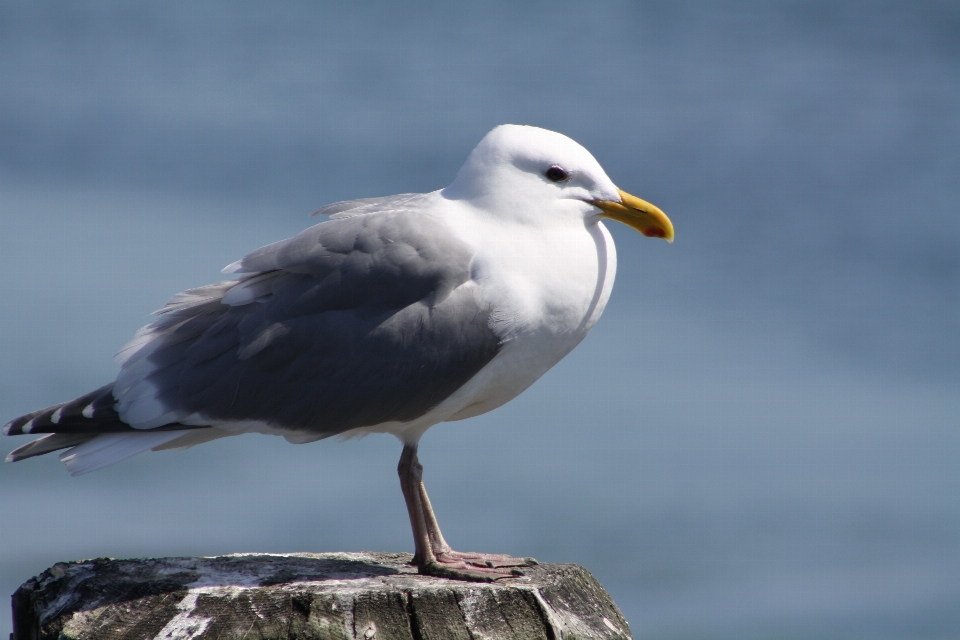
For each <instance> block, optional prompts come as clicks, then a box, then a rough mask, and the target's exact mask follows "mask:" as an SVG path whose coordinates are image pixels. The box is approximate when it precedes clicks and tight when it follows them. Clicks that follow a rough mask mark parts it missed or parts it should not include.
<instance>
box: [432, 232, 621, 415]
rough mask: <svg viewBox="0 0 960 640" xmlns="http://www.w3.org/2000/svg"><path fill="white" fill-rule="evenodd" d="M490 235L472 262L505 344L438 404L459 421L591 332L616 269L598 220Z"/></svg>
mask: <svg viewBox="0 0 960 640" xmlns="http://www.w3.org/2000/svg"><path fill="white" fill-rule="evenodd" d="M514 231H516V233H498V234H495V235H487V234H485V237H488V238H491V237H492V238H496V239H497V241H496V242H494V243H490V244H489V245H487V246H481V247H479V250H478V253H477V259H476V261H475V265H474V271H475V282H476V287H477V293H478V295H480V296H482V297H483V298H484V299H485V300H487V301H489V302H490V303H492V304H493V306H494V308H495V309H496V311H495V314H494V330H495V331H496V332H497V333H498V335H499V336H500V338H501V339H502V340H503V341H504V346H503V348H502V349H501V351H500V353H499V354H498V355H497V357H496V358H494V359H493V361H491V362H490V364H488V365H487V366H486V367H485V368H484V369H483V370H482V371H481V372H480V373H478V374H477V375H476V376H475V377H474V378H473V379H471V380H470V382H468V383H467V384H466V385H464V386H463V387H462V388H461V389H460V390H459V391H457V392H456V393H455V394H454V395H453V396H451V397H450V398H448V399H447V400H446V401H445V402H443V403H442V404H441V405H440V406H439V407H437V409H436V410H435V411H432V412H431V414H433V416H434V417H436V418H440V414H445V416H444V417H442V418H440V420H462V419H464V418H469V417H472V416H475V415H479V414H481V413H485V412H487V411H490V410H492V409H495V408H497V407H499V406H500V405H502V404H504V403H506V402H508V401H510V400H512V399H513V398H515V397H516V396H517V395H519V394H520V393H521V392H522V391H524V390H525V389H526V388H527V387H529V386H530V385H531V384H533V383H534V382H535V381H536V380H537V379H538V378H539V377H540V376H542V375H543V374H544V373H546V371H547V370H548V369H550V368H551V367H552V366H553V365H555V364H556V363H557V362H559V361H560V360H561V359H562V358H563V357H564V356H565V355H567V354H568V353H570V351H571V350H572V349H573V348H574V347H575V346H577V345H578V344H579V343H580V341H581V340H583V338H584V337H585V336H586V335H587V333H589V331H590V329H591V328H593V325H594V324H595V323H596V321H597V320H598V319H599V317H600V314H601V313H603V309H604V307H606V304H607V300H608V299H609V297H610V291H611V289H612V288H613V280H614V276H615V275H616V270H617V254H616V248H615V247H614V244H613V238H612V237H611V236H610V232H609V231H607V229H606V227H604V226H603V224H602V223H600V222H596V223H595V224H592V225H588V226H587V227H586V228H585V227H584V225H583V224H582V223H581V224H578V225H570V226H565V227H560V228H556V227H555V228H551V229H548V230H537V231H536V232H532V231H531V230H520V229H517V230H514Z"/></svg>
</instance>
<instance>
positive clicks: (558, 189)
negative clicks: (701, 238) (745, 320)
mask: <svg viewBox="0 0 960 640" xmlns="http://www.w3.org/2000/svg"><path fill="white" fill-rule="evenodd" d="M441 194H442V195H443V196H444V197H445V198H448V199H451V200H467V201H469V202H470V203H471V204H474V205H475V206H478V207H482V208H483V209H485V210H486V211H489V212H491V213H496V214H497V215H504V216H510V217H511V218H514V219H517V220H518V221H522V222H539V223H543V222H547V221H549V220H550V219H553V220H555V219H557V218H558V217H559V218H564V219H571V218H573V219H576V220H580V221H583V220H598V219H599V218H600V217H609V218H614V219H617V220H620V221H622V222H626V223H627V224H630V226H633V227H635V228H637V229H638V230H640V231H641V232H642V233H644V234H645V235H655V236H657V237H666V238H667V239H668V240H672V239H673V227H672V225H670V221H669V220H668V219H667V217H666V216H665V215H664V214H663V212H661V211H660V210H659V209H657V208H656V207H654V206H653V205H651V204H649V203H647V202H644V201H643V200H640V199H639V198H636V197H634V196H630V195H629V194H627V193H625V192H623V191H620V190H619V189H617V187H616V185H614V184H613V181H611V180H610V178H609V177H607V174H606V173H605V172H604V170H603V168H602V167H601V166H600V163H599V162H597V160H596V159H595V158H594V157H593V155H591V154H590V152H589V151H587V150H586V149H584V148H583V147H582V146H580V145H579V144H577V143H576V142H574V141H573V140H571V139H570V138H568V137H567V136H565V135H563V134H560V133H556V132H554V131H548V130H546V129H540V128H537V127H529V126H522V125H514V124H505V125H500V126H499V127H496V128H495V129H493V130H492V131H491V132H490V133H488V134H487V135H486V136H484V138H483V140H481V141H480V144H478V145H477V146H476V148H475V149H474V150H473V151H472V152H471V153H470V156H469V157H468V158H467V161H466V162H465V163H464V164H463V167H461V168H460V171H459V173H457V177H456V179H455V180H454V181H453V183H452V184H451V185H450V186H449V187H447V188H446V189H444V190H443V191H442V192H441ZM545 216H549V218H547V219H545ZM640 218H642V220H640ZM641 223H642V224H641Z"/></svg>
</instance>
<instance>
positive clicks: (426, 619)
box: [12, 553, 631, 640]
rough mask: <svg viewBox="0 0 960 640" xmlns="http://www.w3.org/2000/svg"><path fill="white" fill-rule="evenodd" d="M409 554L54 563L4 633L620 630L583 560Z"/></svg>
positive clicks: (29, 637) (22, 597) (385, 635)
mask: <svg viewBox="0 0 960 640" xmlns="http://www.w3.org/2000/svg"><path fill="white" fill-rule="evenodd" d="M410 559H411V556H410V555H409V554H395V553H296V554H284V555H273V554H262V553H255V554H235V555H229V556H220V557H211V558H147V559H140V560H112V559H109V558H98V559H96V560H85V561H80V562H66V563H59V564H56V565H54V566H53V567H51V568H49V569H47V570H46V571H44V572H43V573H42V574H40V575H39V576H37V577H36V578H32V579H31V580H28V581H27V582H26V583H25V584H24V585H23V586H21V587H20V588H19V589H18V590H17V592H16V593H15V594H14V595H13V628H14V632H13V636H12V639H13V640H46V639H48V638H49V639H51V640H52V639H54V638H61V639H64V640H66V639H77V640H87V639H90V640H93V639H104V640H109V639H112V638H124V639H126V640H133V639H137V638H156V639H157V640H188V639H189V640H201V639H205V638H250V639H254V638H256V639H258V640H260V639H267V638H270V639H281V638H283V639H287V638H289V639H293V638H296V639H298V640H314V639H317V640H319V639H321V638H322V639H324V640H327V639H337V640H347V639H357V640H361V639H362V640H393V639H402V640H430V639H434V638H435V639H438V640H460V639H463V640H481V639H491V640H493V639H496V640H501V639H517V640H534V639H537V638H542V639H544V640H561V639H562V640H571V639H573V638H582V639H587V638H630V637H631V635H630V629H629V627H628V626H627V622H626V620H624V618H623V615H622V614H621V613H620V610H619V609H618V608H617V606H616V605H615V604H614V603H613V600H611V599H610V596H609V595H608V594H607V592H606V591H604V590H603V587H601V586H600V584H599V583H598V582H597V581H596V579H595V578H594V577H593V576H592V575H590V573H589V572H588V571H587V570H586V569H584V568H583V567H580V566H577V565H569V564H541V565H536V566H532V567H525V568H524V573H525V575H524V576H523V577H518V578H515V579H508V580H501V581H497V582H495V583H475V582H460V581H456V580H447V579H444V578H434V577H428V576H420V575H418V574H417V573H416V569H415V568H413V567H411V566H410V565H409V564H407V563H408V562H409V561H410Z"/></svg>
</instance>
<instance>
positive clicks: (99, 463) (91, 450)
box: [60, 430, 190, 476]
mask: <svg viewBox="0 0 960 640" xmlns="http://www.w3.org/2000/svg"><path fill="white" fill-rule="evenodd" d="M187 433H190V431H187V430H178V431H154V432H146V433H128V432H124V433H104V434H101V435H99V436H97V437H96V438H94V439H92V440H88V441H87V442H84V443H83V444H81V445H78V446H76V447H73V448H72V449H67V450H66V451H64V452H63V453H61V454H60V461H61V462H63V463H64V464H65V465H66V466H67V470H68V471H69V472H70V475H72V476H78V475H80V474H83V473H89V472H90V471H96V470H97V469H102V468H104V467H107V466H110V465H111V464H114V463H115V462H120V461H121V460H124V459H126V458H129V457H130V456H135V455H137V454H138V453H143V452H144V451H147V450H149V449H152V448H154V447H159V446H160V445H162V444H164V443H167V442H170V441H171V440H175V439H177V438H179V437H181V436H183V435H185V434H187Z"/></svg>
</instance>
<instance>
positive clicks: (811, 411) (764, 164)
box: [0, 1, 960, 640]
mask: <svg viewBox="0 0 960 640" xmlns="http://www.w3.org/2000/svg"><path fill="white" fill-rule="evenodd" d="M0 77H2V79H3V80H2V82H0V273H2V274H3V277H2V278H0V300H2V303H0V308H2V313H0V363H2V365H0V421H6V420H7V419H9V418H12V417H15V416H17V415H20V414H21V413H25V412H27V411H31V410H33V409H36V408H39V407H42V406H47V405H49V404H52V403H55V402H58V401H62V400H66V399H70V398H72V397H74V396H76V395H78V394H80V393H83V392H85V391H88V390H90V389H92V388H95V387H96V386H99V385H101V384H104V383H105V382H106V381H109V380H110V379H111V378H112V376H114V375H115V373H116V368H115V366H114V364H113V362H112V356H113V354H114V352H115V351H116V350H117V349H118V348H119V347H120V346H121V345H122V344H123V343H124V342H125V341H126V340H127V339H128V338H129V337H130V336H131V335H132V334H133V332H134V331H136V329H137V328H138V327H139V326H140V325H142V324H143V323H145V322H146V321H147V320H148V316H147V314H148V313H149V312H150V311H151V310H153V309H156V308H158V307H160V306H161V305H162V304H163V303H164V302H165V301H166V300H167V298H169V297H170V295H172V294H173V293H175V292H177V291H179V290H182V289H185V288H189V287H192V286H198V285H201V284H205V283H208V282H211V281H214V280H216V279H217V278H218V277H219V273H218V272H219V269H220V268H222V267H223V266H224V265H226V264H228V263H230V262H232V261H234V260H236V259H237V258H239V257H241V256H242V255H243V254H244V253H246V252H247V251H250V250H252V249H254V248H256V247H258V246H261V245H263V244H266V243H268V242H272V241H275V240H279V239H282V238H284V237H287V236H289V235H292V234H294V233H296V232H297V231H299V230H300V229H302V228H304V227H306V226H308V225H309V224H311V223H313V222H315V220H311V219H310V218H309V217H307V215H308V214H309V213H310V212H311V211H313V210H315V209H316V208H318V207H319V206H321V205H323V204H326V203H328V202H333V201H336V200H340V199H345V198H354V197H366V196H375V195H385V194H390V193H397V192H405V191H428V190H433V189H436V188H440V187H442V186H445V185H446V184H448V183H449V181H450V180H451V179H452V178H453V176H454V175H455V172H456V170H457V169H458V168H459V165H460V163H461V162H462V161H463V159H464V158H465V157H466V154H467V153H468V152H469V151H470V149H471V148H472V147H473V145H474V144H475V143H476V142H477V141H478V140H479V139H480V137H482V135H483V134H484V133H485V132H486V131H487V130H489V129H490V128H491V127H493V126H495V125H497V124H500V123H503V122H516V123H525V124H535V125H539V126H544V127H547V128H552V129H555V130H558V131H561V132H564V133H566V134H568V135H570V136H571V137H573V138H574V139H576V140H578V141H579V142H581V143H583V144H584V145H585V146H586V147H587V148H588V149H590V150H591V151H592V152H593V153H594V155H595V156H596V157H597V158H598V160H599V161H600V162H601V164H603V166H604V167H605V168H606V170H607V172H608V174H609V175H610V176H611V177H612V178H613V180H614V181H615V182H616V183H617V184H618V185H619V186H620V187H622V188H623V189H625V190H627V191H630V192H631V193H635V194H637V195H639V196H641V197H644V198H646V199H648V200H650V201H652V202H654V203H656V204H658V205H659V206H661V207H662V208H663V209H664V210H665V211H666V212H667V213H668V214H669V215H670V216H671V218H672V219H673V221H674V223H675V225H676V229H677V241H676V242H675V243H674V244H673V245H667V244H666V243H662V242H654V241H650V240H647V239H644V238H642V237H640V236H639V235H638V234H636V233H634V232H632V231H631V230H630V229H627V228H625V227H615V228H613V232H614V235H615V238H616V241H617V246H618V251H619V256H620V267H619V271H618V280H617V284H616V287H615V289H614V294H613V298H612V300H611V303H610V305H609V307H608V309H607V312H606V313H605V315H604V317H603V318H602V319H601V321H600V323H599V324H598V325H597V327H596V328H595V329H594V331H593V333H592V334H591V335H590V336H589V337H588V338H587V340H585V341H584V343H583V344H582V345H581V346H580V347H578V349H577V350H575V351H574V353H573V354H571V355H570V356H569V357H568V358H566V359H565V360H564V361H563V362H562V363H561V364H560V365H558V366H557V367H556V368H555V369H553V370H552V371H550V372H549V373H548V374H547V375H545V376H544V377H543V379H542V380H541V381H540V382H538V383H537V384H536V385H534V387H532V388H531V389H530V390H528V391H527V392H525V393H524V394H523V395H521V396H520V397H519V398H518V399H517V400H515V401H514V402H512V403H510V404H508V405H507V406H505V407H503V408H501V409H499V410H497V411H495V412H492V413H490V414H486V415H484V416H481V417H479V418H476V419H472V420H469V421H465V422H458V423H451V424H445V425H438V426H437V427H435V428H434V429H432V430H431V431H430V432H428V434H427V435H426V436H425V437H424V439H423V441H422V445H421V458H422V460H423V462H424V464H425V467H426V481H427V484H428V486H429V487H430V491H431V496H432V498H433V501H434V503H435V506H436V508H437V511H438V516H439V518H440V521H441V524H442V525H443V527H444V531H445V534H446V535H447V538H448V539H449V540H450V541H451V542H452V543H453V544H454V546H456V547H458V548H462V549H475V550H484V551H497V552H506V553H513V554H517V555H532V556H535V557H537V558H539V559H540V560H543V561H551V562H578V563H581V564H583V565H584V566H586V567H587V568H589V569H590V570H591V571H592V572H594V574H595V575H596V576H597V577H598V578H599V579H600V580H601V582H603V584H604V585H605V586H606V587H607V589H608V590H609V591H610V593H611V594H612V595H613V597H614V599H615V600H616V601H617V603H618V604H619V605H620V607H621V608H622V609H623V611H624V613H625V615H626V616H627V619H628V620H629V621H630V624H631V626H632V629H633V631H634V634H635V636H637V637H639V638H651V639H654V638H656V639H659V638H664V639H666V638H704V639H713V638H716V639H726V638H767V637H778V638H818V639H819V638H844V639H847V638H890V639H897V640H899V639H907V638H910V639H914V638H930V639H933V638H956V637H958V636H960V614H958V613H957V612H958V611H960V393H958V384H960V216H958V215H957V203H958V202H960V181H958V180H957V176H958V175H960V155H958V154H957V152H956V149H957V148H958V145H960V11H958V10H957V8H956V7H955V5H954V4H952V3H936V2H928V3H906V2H900V3H897V2H890V3H854V2H804V3H791V2H784V3H761V2H757V3H750V2H737V3H733V2H730V3H724V2H720V3H709V4H708V3H694V2H690V3H685V2H640V3H627V2H619V3H618V2H597V3H589V4H577V3H562V2H560V3H557V2H553V3H540V2H535V3H524V4H522V5H514V4H513V3H497V2H492V3H483V4H482V5H481V4H476V5H473V6H466V5H464V6H460V5H456V6H452V3H424V4H421V5H417V6H416V7H409V6H394V5H391V4H386V3H363V4H360V3H357V4H356V5H350V6H336V5H333V4H332V3H331V4H325V3H287V4H283V5H261V4H258V3H236V2H235V3H203V4H199V3H163V4H161V3H141V4H138V5H130V4H127V3H119V2H117V3H111V2H100V3H87V4H84V5H76V4H73V3H57V2H50V3H28V2H12V1H5V2H0ZM24 441H26V439H25V438H9V439H2V440H0V454H3V455H5V454H6V453H7V452H8V451H9V450H11V449H13V448H14V447H16V446H18V445H19V444H21V443H22V442H24ZM399 451H400V447H399V444H398V443H397V442H395V441H394V440H393V439H391V438H390V437H386V436H384V437H369V438H366V439H362V440H355V441H348V442H336V441H327V442H320V443H314V444H309V445H302V446H292V445H289V444H287V443H286V442H284V441H283V440H281V439H278V438H268V437H263V436H245V437H242V438H234V439H230V440H228V441H220V442H215V443H210V444H207V445H203V446H200V447H196V448H194V449H191V450H190V451H187V452H183V453H170V452H164V453H152V454H144V455H142V456H138V457H135V458H132V459H130V460H127V461H125V462H123V463H120V464H118V465H115V466H114V467H110V468H108V469H105V470H102V471H99V472H96V473H93V474H89V475H85V476H81V477H78V478H71V477H70V476H69V475H68V474H67V473H66V472H65V471H64V470H63V469H62V466H61V465H60V464H59V463H58V462H57V460H56V459H55V458H53V457H49V456H48V457H45V458H39V459H35V460H29V461H26V462H23V463H19V464H16V465H0V540H2V541H3V542H4V544H3V545H2V550H0V591H2V592H4V593H8V594H9V593H12V592H13V590H15V589H16V587H17V586H18V585H19V584H21V583H22V582H24V581H25V580H27V579H28V578H29V577H31V576H32V575H35V574H36V573H39V572H40V571H42V570H43V569H44V568H46V567H47V566H49V565H50V564H52V563H54V562H56V561H60V560H70V559H78V558H87V557H93V556H104V555H106V556H114V557H129V556H159V555H187V554H191V555H193V554H202V555H211V554H218V553H230V552H238V551H276V552H282V551H308V550H309V551H332V550H360V549H375V550H409V549H411V548H412V541H411V540H410V534H409V528H408V524H407V523H406V516H405V514H404V510H403V503H402V498H401V495H400V491H399V487H398V486H397V481H396V476H395V465H396V461H397V457H398V455H399ZM9 630H10V618H9V614H0V635H4V634H6V633H8V632H9Z"/></svg>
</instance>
